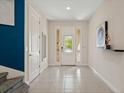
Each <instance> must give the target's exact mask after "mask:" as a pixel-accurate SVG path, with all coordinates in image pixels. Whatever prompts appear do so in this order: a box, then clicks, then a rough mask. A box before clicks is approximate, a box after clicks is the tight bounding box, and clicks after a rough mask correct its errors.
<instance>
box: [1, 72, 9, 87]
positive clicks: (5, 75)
mask: <svg viewBox="0 0 124 93" xmlns="http://www.w3.org/2000/svg"><path fill="white" fill-rule="evenodd" d="M7 75H8V72H3V73H0V85H1V84H2V83H4V82H5V81H6V80H7Z"/></svg>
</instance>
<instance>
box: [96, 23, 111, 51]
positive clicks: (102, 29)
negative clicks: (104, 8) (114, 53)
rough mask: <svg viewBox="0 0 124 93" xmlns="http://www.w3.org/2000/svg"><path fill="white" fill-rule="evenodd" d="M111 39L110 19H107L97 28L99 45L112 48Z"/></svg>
mask: <svg viewBox="0 0 124 93" xmlns="http://www.w3.org/2000/svg"><path fill="white" fill-rule="evenodd" d="M110 40H111V39H110V35H109V34H108V21H105V22H104V23H103V24H101V25H100V26H99V27H98V28H97V47H99V48H105V49H111V45H110Z"/></svg>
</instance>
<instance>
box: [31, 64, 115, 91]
mask: <svg viewBox="0 0 124 93" xmlns="http://www.w3.org/2000/svg"><path fill="white" fill-rule="evenodd" d="M29 93H114V92H112V90H111V89H110V88H109V87H108V86H107V85H106V84H105V83H104V82H103V81H102V80H101V79H100V78H99V77H98V76H97V75H95V74H94V73H93V72H92V70H91V69H90V68H88V67H73V66H64V67H48V69H46V70H45V71H44V72H43V73H42V74H40V76H39V77H38V78H37V79H36V80H34V81H33V82H32V84H31V85H30V90H29Z"/></svg>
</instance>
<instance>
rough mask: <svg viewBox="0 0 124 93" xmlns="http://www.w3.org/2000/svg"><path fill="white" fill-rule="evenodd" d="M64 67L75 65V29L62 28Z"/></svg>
mask: <svg viewBox="0 0 124 93" xmlns="http://www.w3.org/2000/svg"><path fill="white" fill-rule="evenodd" d="M61 41H62V47H61V50H62V65H76V64H75V29H74V27H72V26H71V27H68V26H67V27H63V28H62V40H61Z"/></svg>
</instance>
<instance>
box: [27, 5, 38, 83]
mask: <svg viewBox="0 0 124 93" xmlns="http://www.w3.org/2000/svg"><path fill="white" fill-rule="evenodd" d="M39 21H40V17H39V15H38V13H37V12H36V11H35V10H34V9H33V8H32V7H31V6H30V7H29V79H30V81H32V80H33V79H35V78H36V77H37V76H38V75H39V69H40V68H39V30H40V29H39V28H40V24H39Z"/></svg>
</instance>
